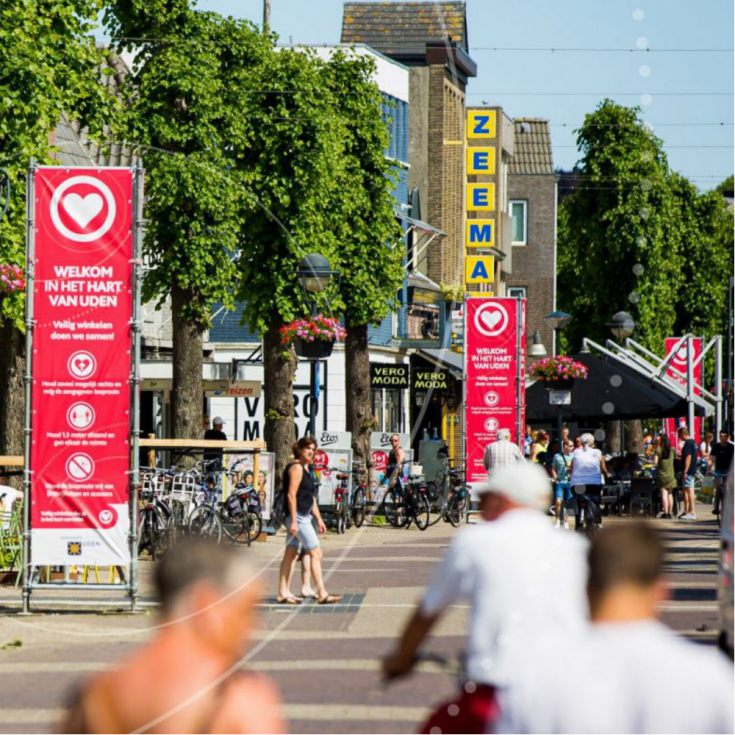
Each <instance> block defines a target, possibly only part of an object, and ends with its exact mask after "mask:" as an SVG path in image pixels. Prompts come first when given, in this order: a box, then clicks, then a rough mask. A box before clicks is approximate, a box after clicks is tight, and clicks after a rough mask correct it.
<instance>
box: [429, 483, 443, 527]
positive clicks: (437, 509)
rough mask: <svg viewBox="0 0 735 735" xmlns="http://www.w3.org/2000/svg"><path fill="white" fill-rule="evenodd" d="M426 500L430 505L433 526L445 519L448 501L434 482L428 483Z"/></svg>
mask: <svg viewBox="0 0 735 735" xmlns="http://www.w3.org/2000/svg"><path fill="white" fill-rule="evenodd" d="M426 499H427V501H428V503H429V525H430V526H433V525H434V524H435V523H438V522H439V521H440V520H441V519H442V518H444V513H445V511H446V509H447V500H446V498H445V497H444V495H442V493H441V492H440V490H439V488H438V487H437V486H436V484H435V483H433V482H427V483H426Z"/></svg>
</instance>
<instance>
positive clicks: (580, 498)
mask: <svg viewBox="0 0 735 735" xmlns="http://www.w3.org/2000/svg"><path fill="white" fill-rule="evenodd" d="M572 492H573V493H574V494H575V496H576V502H577V514H576V518H575V525H574V530H575V531H578V532H580V533H584V534H585V535H586V536H587V537H588V538H590V539H591V538H592V537H593V536H594V535H595V534H596V533H597V531H598V530H599V528H600V524H599V522H598V520H597V518H598V516H599V508H598V507H597V503H596V502H595V501H594V500H593V499H592V498H591V497H590V496H589V495H588V494H587V488H586V486H585V485H572Z"/></svg>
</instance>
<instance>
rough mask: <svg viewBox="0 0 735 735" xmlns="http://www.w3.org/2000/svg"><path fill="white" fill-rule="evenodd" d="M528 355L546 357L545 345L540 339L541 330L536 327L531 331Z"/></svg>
mask: <svg viewBox="0 0 735 735" xmlns="http://www.w3.org/2000/svg"><path fill="white" fill-rule="evenodd" d="M528 356H529V357H546V347H545V346H544V343H543V342H542V341H541V332H539V330H538V329H537V330H536V331H535V332H534V333H533V339H532V340H531V346H530V347H529V348H528Z"/></svg>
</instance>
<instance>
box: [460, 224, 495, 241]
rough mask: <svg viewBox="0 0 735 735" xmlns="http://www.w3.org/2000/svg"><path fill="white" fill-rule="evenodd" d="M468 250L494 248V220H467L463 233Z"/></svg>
mask: <svg viewBox="0 0 735 735" xmlns="http://www.w3.org/2000/svg"><path fill="white" fill-rule="evenodd" d="M465 246H466V247H468V248H492V247H494V246H495V220H494V219H468V220H467V229H466V233H465Z"/></svg>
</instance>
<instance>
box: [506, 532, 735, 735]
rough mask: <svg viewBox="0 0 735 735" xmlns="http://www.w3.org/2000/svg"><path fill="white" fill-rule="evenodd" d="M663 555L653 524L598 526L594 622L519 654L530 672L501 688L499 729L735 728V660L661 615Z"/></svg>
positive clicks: (593, 557)
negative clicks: (559, 643) (678, 630)
mask: <svg viewBox="0 0 735 735" xmlns="http://www.w3.org/2000/svg"><path fill="white" fill-rule="evenodd" d="M663 560H664V548H663V544H662V543H661V540H660V538H659V534H658V531H657V530H656V529H655V528H654V527H653V526H652V525H651V524H647V523H644V522H641V521H633V522H628V523H626V524H620V525H616V526H611V527H610V528H607V529H605V530H603V531H600V533H599V534H598V535H597V536H596V537H595V539H594V540H593V542H592V545H591V547H590V551H589V581H588V585H587V593H588V597H589V603H590V611H591V615H592V621H593V625H592V627H591V629H589V630H588V631H587V632H584V631H580V633H579V634H578V635H576V636H575V637H574V638H573V639H570V640H569V641H568V642H567V645H566V646H565V648H564V651H563V652H560V651H558V650H557V651H556V652H554V651H553V650H551V648H550V647H548V646H547V647H545V648H542V649H537V650H536V651H535V652H534V653H533V655H528V656H527V657H526V658H525V659H524V661H523V662H519V666H520V667H522V669H523V675H522V676H519V677H517V678H516V680H515V681H514V682H513V683H511V684H510V685H509V686H507V687H506V688H504V689H502V690H501V691H499V694H498V698H499V704H500V709H501V717H500V722H499V723H498V726H497V729H496V731H497V732H513V733H732V732H733V672H732V666H731V665H730V664H729V662H728V661H727V659H726V658H725V657H724V656H723V655H722V654H721V653H719V652H718V651H716V650H714V649H708V648H705V647H703V646H701V645H698V644H695V643H691V642H689V641H687V640H685V639H683V638H680V637H679V636H677V635H676V634H675V633H674V632H673V631H671V630H670V629H669V628H667V627H666V626H665V625H663V624H662V623H660V622H658V621H657V620H656V613H657V607H658V605H659V604H660V603H661V602H662V601H663V600H665V599H666V597H667V590H666V584H665V582H664V580H663V578H662V572H661V566H662V563H663ZM682 682H686V683H685V685H684V690H683V692H682V690H681V687H680V686H679V685H680V684H681V683H682ZM677 687H678V689H677Z"/></svg>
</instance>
